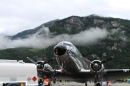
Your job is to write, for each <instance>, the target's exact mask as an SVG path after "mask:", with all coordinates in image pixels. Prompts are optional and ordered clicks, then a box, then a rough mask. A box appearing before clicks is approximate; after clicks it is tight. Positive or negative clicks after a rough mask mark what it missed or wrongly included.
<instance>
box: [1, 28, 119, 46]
mask: <svg viewBox="0 0 130 86" xmlns="http://www.w3.org/2000/svg"><path fill="white" fill-rule="evenodd" d="M118 31H119V29H117V30H115V29H114V30H111V31H110V32H108V31H107V30H106V29H100V28H90V29H89V30H85V31H82V32H80V33H77V34H74V35H68V34H61V35H57V36H52V35H50V34H51V33H50V32H49V29H48V28H42V29H41V31H40V32H38V33H36V34H34V35H32V36H29V37H28V38H26V39H17V40H10V39H7V38H5V37H4V36H0V39H1V40H2V41H1V45H0V49H7V48H16V47H33V48H47V47H49V46H51V45H55V44H57V43H58V42H60V41H70V42H72V43H73V44H75V45H88V44H92V43H96V42H98V41H99V40H101V39H104V38H106V37H107V36H108V35H110V34H114V33H117V32H118ZM41 32H44V33H43V34H42V35H39V33H41Z"/></svg>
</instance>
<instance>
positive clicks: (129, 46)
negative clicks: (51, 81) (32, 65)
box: [0, 15, 130, 68]
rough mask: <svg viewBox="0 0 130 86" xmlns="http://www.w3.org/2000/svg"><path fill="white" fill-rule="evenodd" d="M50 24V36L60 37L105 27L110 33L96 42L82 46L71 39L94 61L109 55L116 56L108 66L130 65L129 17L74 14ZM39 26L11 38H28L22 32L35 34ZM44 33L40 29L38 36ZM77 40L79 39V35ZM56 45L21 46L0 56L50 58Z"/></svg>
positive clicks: (24, 58)
mask: <svg viewBox="0 0 130 86" xmlns="http://www.w3.org/2000/svg"><path fill="white" fill-rule="evenodd" d="M43 25H45V24H42V25H40V26H39V27H41V26H43ZM47 25H48V26H47V27H48V29H49V31H50V34H49V35H50V36H49V37H50V38H54V37H55V36H59V35H62V34H67V35H72V36H78V35H75V34H80V32H82V33H81V34H82V35H83V36H84V33H83V32H86V30H89V29H90V28H100V29H101V30H104V29H105V31H107V35H106V36H104V37H102V38H100V39H98V40H96V41H92V42H85V43H84V44H83V43H81V45H80V44H78V43H77V44H76V43H75V40H71V38H69V39H68V40H70V41H71V42H72V43H74V44H75V46H76V47H77V48H78V49H79V51H80V52H81V54H82V55H83V56H84V57H86V58H89V59H90V60H94V59H97V58H98V59H101V60H103V59H105V58H107V57H110V56H114V59H113V60H111V61H110V62H108V63H107V64H105V65H106V66H105V67H106V68H130V21H129V20H124V19H120V18H111V17H100V16H97V15H90V16H86V17H78V16H71V17H68V18H65V19H62V20H56V21H54V22H53V23H52V22H51V24H49V23H47ZM39 27H38V28H39ZM38 28H34V29H33V30H28V32H31V31H33V33H31V34H30V33H27V32H26V31H23V32H21V33H18V34H17V35H15V36H12V38H13V40H14V39H15V38H19V39H21V38H22V39H23V38H25V36H20V35H19V34H22V35H23V34H24V35H26V36H28V35H29V36H31V35H32V34H35V33H37V31H39V30H38ZM95 30H96V29H95ZM90 31H91V29H90ZM42 34H44V33H43V32H41V33H39V34H38V35H42ZM94 35H96V34H93V35H91V36H94ZM98 35H100V34H98ZM44 37H45V36H44ZM47 37H48V36H47ZM69 37H71V36H69ZM82 38H84V40H89V39H85V37H82ZM89 38H91V37H89ZM62 40H64V39H62ZM65 40H66V39H65ZM76 40H78V38H77V39H76ZM55 41H56V40H55ZM57 42H58V41H57ZM81 42H82V41H81ZM55 44H56V43H54V44H52V45H50V46H48V47H47V48H33V47H18V48H9V49H4V50H0V58H2V59H17V60H21V59H23V60H24V61H25V62H28V60H27V59H26V57H27V56H28V57H32V58H33V59H36V57H37V58H45V59H48V58H51V57H54V56H53V47H54V45H55ZM43 46H44V45H43ZM51 64H52V65H53V66H56V65H57V63H56V62H55V61H54V62H52V63H51Z"/></svg>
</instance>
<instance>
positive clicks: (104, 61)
mask: <svg viewBox="0 0 130 86" xmlns="http://www.w3.org/2000/svg"><path fill="white" fill-rule="evenodd" d="M113 58H114V56H111V57H109V58H107V59H105V60H103V61H102V62H101V64H104V63H106V62H108V61H110V60H111V59H113Z"/></svg>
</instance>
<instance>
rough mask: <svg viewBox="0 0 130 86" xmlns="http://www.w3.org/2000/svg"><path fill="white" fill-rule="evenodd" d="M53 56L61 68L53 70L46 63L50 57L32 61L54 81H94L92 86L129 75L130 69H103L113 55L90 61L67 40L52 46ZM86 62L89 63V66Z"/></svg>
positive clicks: (100, 85) (98, 85)
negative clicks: (44, 59) (101, 59)
mask: <svg viewBox="0 0 130 86" xmlns="http://www.w3.org/2000/svg"><path fill="white" fill-rule="evenodd" d="M54 56H55V59H56V61H57V63H58V64H59V66H60V67H61V70H54V69H53V68H52V67H51V66H50V65H49V64H48V62H49V61H51V60H52V59H50V60H47V61H40V62H37V63H35V62H34V61H32V62H33V63H35V64H36V65H37V68H38V69H37V70H38V73H39V74H40V75H42V76H43V75H46V76H47V77H49V78H51V79H52V80H53V81H54V82H55V81H56V80H73V81H76V82H81V83H85V86H88V85H87V81H94V86H102V81H103V80H106V81H108V80H115V79H118V78H121V77H125V76H128V75H130V69H105V67H104V63H106V62H108V61H109V60H111V59H112V58H113V56H111V57H109V58H107V59H105V60H103V61H100V60H93V61H90V60H89V59H87V58H84V57H83V56H82V55H81V53H80V52H79V51H78V49H77V48H76V47H75V46H74V45H73V44H72V43H71V42H68V41H62V42H59V43H58V44H57V45H56V46H55V47H54ZM28 59H29V60H31V59H30V58H28ZM86 62H87V63H89V66H88V64H86ZM54 77H56V78H54Z"/></svg>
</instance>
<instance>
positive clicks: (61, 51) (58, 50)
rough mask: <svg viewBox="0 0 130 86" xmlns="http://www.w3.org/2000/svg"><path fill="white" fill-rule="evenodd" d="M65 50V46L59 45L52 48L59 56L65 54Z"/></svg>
mask: <svg viewBox="0 0 130 86" xmlns="http://www.w3.org/2000/svg"><path fill="white" fill-rule="evenodd" d="M66 50H67V48H66V46H63V45H60V46H57V47H55V48H54V53H55V54H56V55H58V56H61V55H64V54H65V52H66Z"/></svg>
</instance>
